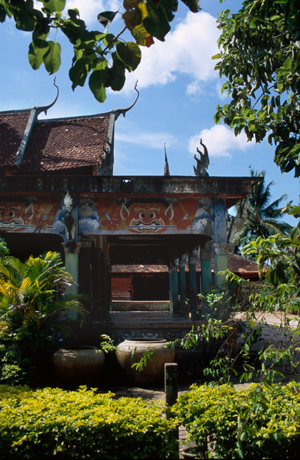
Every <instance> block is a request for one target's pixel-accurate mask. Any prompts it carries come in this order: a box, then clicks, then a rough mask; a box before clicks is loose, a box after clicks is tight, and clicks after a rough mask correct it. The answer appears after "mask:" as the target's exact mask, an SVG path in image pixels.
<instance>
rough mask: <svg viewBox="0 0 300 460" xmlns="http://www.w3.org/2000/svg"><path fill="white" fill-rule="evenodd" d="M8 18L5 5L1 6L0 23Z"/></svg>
mask: <svg viewBox="0 0 300 460" xmlns="http://www.w3.org/2000/svg"><path fill="white" fill-rule="evenodd" d="M5 18H6V11H5V8H4V6H3V5H0V22H4V21H5Z"/></svg>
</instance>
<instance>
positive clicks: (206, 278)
mask: <svg viewBox="0 0 300 460" xmlns="http://www.w3.org/2000/svg"><path fill="white" fill-rule="evenodd" d="M200 260H201V281H202V294H203V295H205V294H206V292H207V291H208V289H209V288H210V287H211V285H212V276H211V251H210V248H207V247H206V248H205V249H201V251H200Z"/></svg>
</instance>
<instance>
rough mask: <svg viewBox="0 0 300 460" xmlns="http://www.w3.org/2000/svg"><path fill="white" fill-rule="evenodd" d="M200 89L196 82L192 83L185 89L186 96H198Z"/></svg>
mask: <svg viewBox="0 0 300 460" xmlns="http://www.w3.org/2000/svg"><path fill="white" fill-rule="evenodd" d="M201 92H202V91H201V87H200V85H199V83H198V82H197V81H192V83H190V84H189V85H187V87H186V94H187V95H188V96H195V95H196V94H200V93H201Z"/></svg>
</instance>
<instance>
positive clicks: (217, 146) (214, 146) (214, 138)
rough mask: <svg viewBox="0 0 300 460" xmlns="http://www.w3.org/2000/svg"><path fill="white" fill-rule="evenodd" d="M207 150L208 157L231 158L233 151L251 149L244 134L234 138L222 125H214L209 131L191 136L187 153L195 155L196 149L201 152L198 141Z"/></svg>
mask: <svg viewBox="0 0 300 460" xmlns="http://www.w3.org/2000/svg"><path fill="white" fill-rule="evenodd" d="M200 138H201V139H202V141H203V143H204V144H205V145H206V147H207V149H208V154H209V156H210V157H229V158H231V157H232V154H231V152H232V151H233V150H237V149H239V150H246V149H247V148H248V147H251V145H252V144H251V142H247V137H246V135H245V134H244V133H242V134H240V135H239V136H237V137H235V135H234V133H233V131H231V130H230V129H229V128H226V127H225V126H223V125H215V126H213V127H212V128H210V129H203V130H202V131H201V132H200V133H199V134H196V136H193V137H191V138H190V140H189V151H190V152H191V153H192V154H194V153H196V147H198V148H199V150H201V151H203V149H202V147H201V146H200V145H199V139H200Z"/></svg>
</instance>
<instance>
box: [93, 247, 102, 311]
mask: <svg viewBox="0 0 300 460" xmlns="http://www.w3.org/2000/svg"><path fill="white" fill-rule="evenodd" d="M101 257H102V249H101V248H93V249H92V255H91V261H92V298H93V301H94V302H95V308H94V313H95V319H102V318H103V316H105V315H104V314H103V310H104V309H103V308H102V302H101V295H102V288H101V278H102V266H101Z"/></svg>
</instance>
